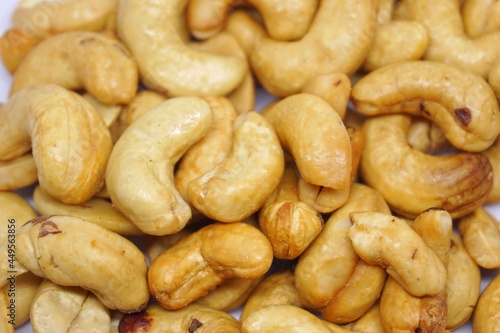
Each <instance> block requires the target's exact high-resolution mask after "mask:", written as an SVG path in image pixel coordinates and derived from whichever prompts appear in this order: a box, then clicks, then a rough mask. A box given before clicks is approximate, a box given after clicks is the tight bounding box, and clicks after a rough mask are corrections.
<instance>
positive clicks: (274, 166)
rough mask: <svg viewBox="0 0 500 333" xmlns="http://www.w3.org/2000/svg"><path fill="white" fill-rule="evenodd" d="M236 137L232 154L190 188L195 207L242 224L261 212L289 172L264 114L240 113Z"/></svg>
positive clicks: (278, 143) (235, 126) (224, 220)
mask: <svg viewBox="0 0 500 333" xmlns="http://www.w3.org/2000/svg"><path fill="white" fill-rule="evenodd" d="M233 135H234V136H233V138H234V139H233V149H232V151H231V153H230V154H229V155H228V156H227V157H226V158H225V159H224V161H222V162H221V163H220V164H218V165H217V166H215V167H214V168H213V169H211V170H210V171H208V172H207V173H205V174H204V175H202V176H200V177H198V178H196V179H195V180H193V181H192V182H191V183H190V184H189V187H188V195H189V199H190V200H191V202H192V204H193V205H194V207H195V208H196V209H197V210H198V211H200V212H201V213H202V214H203V215H205V216H207V217H209V218H212V219H214V220H217V221H220V222H235V221H241V220H243V219H245V218H247V217H248V216H250V215H252V214H253V213H255V212H257V211H258V210H259V208H260V207H261V206H262V205H263V204H264V202H265V201H266V199H267V198H268V197H269V196H270V195H271V193H272V192H273V191H274V189H275V188H276V187H277V186H278V184H279V181H280V179H281V177H282V175H283V171H284V169H285V161H284V154H283V149H282V148H281V144H280V141H279V139H278V136H277V135H276V132H275V130H274V129H273V127H272V126H271V124H270V123H269V122H268V121H267V120H266V119H265V118H264V117H263V116H262V115H261V114H259V113H257V112H255V111H249V112H246V113H243V114H240V115H239V116H238V117H237V118H236V119H235V121H234V134H233Z"/></svg>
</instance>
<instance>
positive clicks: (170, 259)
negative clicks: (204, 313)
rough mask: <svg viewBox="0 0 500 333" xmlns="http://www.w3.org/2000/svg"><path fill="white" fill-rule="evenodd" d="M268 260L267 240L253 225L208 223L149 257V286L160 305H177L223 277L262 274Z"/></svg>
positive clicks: (177, 307)
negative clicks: (150, 260)
mask: <svg viewBox="0 0 500 333" xmlns="http://www.w3.org/2000/svg"><path fill="white" fill-rule="evenodd" d="M272 260H273V250H272V247H271V244H270V242H269V240H268V239H267V238H266V237H265V236H264V234H262V232H260V231H259V230H258V229H257V228H255V227H252V226H251V225H248V224H246V223H242V222H235V223H230V224H225V223H217V224H212V225H209V226H207V227H204V228H202V229H200V230H199V231H197V232H194V233H193V234H191V235H189V236H187V237H185V238H183V239H181V240H180V241H178V242H177V243H175V244H174V245H173V246H171V247H170V248H168V249H167V250H165V251H164V252H163V253H162V254H160V255H159V256H158V257H156V259H155V260H153V262H152V263H151V267H150V269H149V272H148V283H149V289H150V292H151V294H152V295H153V296H154V297H155V298H156V300H157V301H158V302H159V303H160V304H161V306H162V307H164V308H166V309H169V310H175V309H180V308H182V307H184V306H186V305H188V304H190V303H191V302H193V301H195V300H196V299H198V298H200V297H202V296H204V295H206V294H207V293H208V292H209V291H210V290H212V289H214V288H215V287H216V286H218V285H219V284H220V283H222V282H223V281H224V280H226V279H229V278H233V277H239V278H246V279H252V278H258V277H260V276H262V275H264V274H265V273H266V272H267V271H268V269H269V268H270V267H271V263H272Z"/></svg>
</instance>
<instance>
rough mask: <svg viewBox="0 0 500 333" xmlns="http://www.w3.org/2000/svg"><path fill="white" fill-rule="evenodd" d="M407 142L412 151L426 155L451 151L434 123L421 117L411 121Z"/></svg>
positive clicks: (441, 132)
mask: <svg viewBox="0 0 500 333" xmlns="http://www.w3.org/2000/svg"><path fill="white" fill-rule="evenodd" d="M407 140H408V144H409V145H410V146H411V147H412V148H413V149H416V150H419V151H421V152H424V153H427V154H436V153H437V154H439V153H440V152H444V151H451V150H452V147H451V145H450V144H449V142H448V140H447V139H446V137H445V136H444V135H443V131H442V130H441V129H440V128H439V127H438V126H437V125H436V124H435V123H433V122H432V121H429V120H427V119H425V118H423V117H414V118H413V119H412V121H411V125H410V127H409V128H408V135H407ZM492 166H493V164H492Z"/></svg>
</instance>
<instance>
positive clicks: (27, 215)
mask: <svg viewBox="0 0 500 333" xmlns="http://www.w3.org/2000/svg"><path fill="white" fill-rule="evenodd" d="M37 216H38V214H37V212H36V211H35V210H34V209H33V207H31V205H30V203H29V202H28V200H27V199H26V198H24V197H23V196H21V195H20V194H18V193H15V192H4V191H0V228H1V229H0V230H3V232H2V233H0V244H3V243H5V242H8V241H9V240H11V242H12V244H14V241H13V239H14V238H15V237H14V236H13V235H15V233H16V231H17V230H18V229H19V228H21V226H22V225H23V224H24V223H26V222H28V221H29V220H31V219H32V218H35V217H37ZM9 235H11V236H9Z"/></svg>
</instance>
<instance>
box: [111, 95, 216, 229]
mask: <svg viewBox="0 0 500 333" xmlns="http://www.w3.org/2000/svg"><path fill="white" fill-rule="evenodd" d="M212 118H213V115H212V110H211V109H210V107H209V106H208V104H207V102H205V101H204V100H202V99H201V98H198V97H177V98H172V99H168V100H166V101H165V102H163V103H161V104H159V105H158V106H156V107H155V108H153V109H151V110H149V111H148V112H146V113H145V114H144V115H142V116H141V117H140V118H139V119H137V120H136V121H135V122H134V123H132V124H131V125H130V126H129V127H128V128H127V130H126V131H125V132H124V133H123V134H122V136H121V137H120V139H118V141H117V142H116V145H115V147H114V148H113V151H112V153H111V156H110V158H109V162H108V168H107V170H106V187H107V189H108V192H109V195H110V197H111V201H112V202H113V205H114V206H115V207H116V208H117V209H118V210H119V211H121V212H122V213H123V214H124V215H125V216H127V217H128V218H129V219H130V220H131V221H132V222H133V223H134V224H135V225H136V226H137V227H138V228H139V229H140V230H142V231H143V232H144V233H147V234H151V235H166V234H173V233H176V232H178V231H179V230H181V229H182V228H184V226H185V225H186V223H187V222H188V221H189V219H190V218H191V209H190V207H189V205H188V204H187V203H186V202H185V201H184V200H182V198H181V196H180V194H179V192H178V191H177V189H175V186H174V165H175V164H176V163H177V161H178V160H179V159H180V158H181V156H182V155H183V154H184V153H185V152H186V151H187V150H188V148H189V147H190V146H191V145H193V144H194V143H195V142H197V141H198V140H199V139H201V138H202V137H203V136H204V135H205V134H206V133H207V132H208V131H209V130H210V128H211V126H212Z"/></svg>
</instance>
